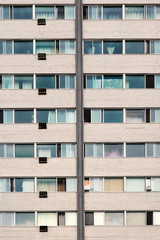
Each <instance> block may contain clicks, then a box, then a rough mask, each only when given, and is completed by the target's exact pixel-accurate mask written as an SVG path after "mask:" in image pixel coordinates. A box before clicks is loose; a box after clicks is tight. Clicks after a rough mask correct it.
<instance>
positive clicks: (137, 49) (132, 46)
mask: <svg viewBox="0 0 160 240" xmlns="http://www.w3.org/2000/svg"><path fill="white" fill-rule="evenodd" d="M126 54H144V41H126Z"/></svg>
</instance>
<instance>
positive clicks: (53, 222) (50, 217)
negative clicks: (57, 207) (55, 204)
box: [38, 212, 57, 226]
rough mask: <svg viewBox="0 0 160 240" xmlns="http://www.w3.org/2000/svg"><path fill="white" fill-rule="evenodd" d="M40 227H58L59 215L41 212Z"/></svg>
mask: <svg viewBox="0 0 160 240" xmlns="http://www.w3.org/2000/svg"><path fill="white" fill-rule="evenodd" d="M38 226H57V213H53V212H52V213H51V212H47V213H45V212H43V213H41V212H39V213H38Z"/></svg>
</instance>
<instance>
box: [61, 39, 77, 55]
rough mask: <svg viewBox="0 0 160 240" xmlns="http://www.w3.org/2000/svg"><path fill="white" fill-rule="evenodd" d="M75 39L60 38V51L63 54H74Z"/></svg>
mask: <svg viewBox="0 0 160 240" xmlns="http://www.w3.org/2000/svg"><path fill="white" fill-rule="evenodd" d="M74 43H75V42H74V40H60V53H62V54H74V53H75V46H74V45H75V44H74Z"/></svg>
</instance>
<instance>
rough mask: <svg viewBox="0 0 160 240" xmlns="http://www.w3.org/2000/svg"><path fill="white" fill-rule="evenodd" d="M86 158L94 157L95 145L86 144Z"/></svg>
mask: <svg viewBox="0 0 160 240" xmlns="http://www.w3.org/2000/svg"><path fill="white" fill-rule="evenodd" d="M85 157H93V144H90V143H87V144H85Z"/></svg>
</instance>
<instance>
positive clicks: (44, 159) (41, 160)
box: [39, 157, 47, 163]
mask: <svg viewBox="0 0 160 240" xmlns="http://www.w3.org/2000/svg"><path fill="white" fill-rule="evenodd" d="M39 163H47V157H39Z"/></svg>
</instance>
